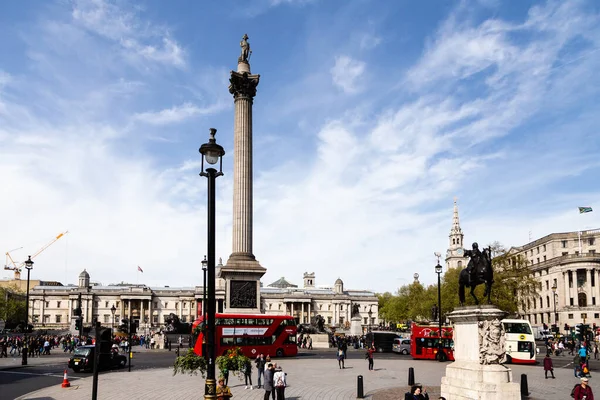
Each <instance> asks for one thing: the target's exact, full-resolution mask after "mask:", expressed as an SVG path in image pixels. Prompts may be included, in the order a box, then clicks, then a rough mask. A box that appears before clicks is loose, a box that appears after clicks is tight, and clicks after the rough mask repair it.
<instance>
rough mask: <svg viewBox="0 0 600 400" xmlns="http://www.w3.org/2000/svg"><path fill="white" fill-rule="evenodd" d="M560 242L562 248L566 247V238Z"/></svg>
mask: <svg viewBox="0 0 600 400" xmlns="http://www.w3.org/2000/svg"><path fill="white" fill-rule="evenodd" d="M561 244H562V247H563V249H566V248H567V241H566V240H563V241H562V242H561Z"/></svg>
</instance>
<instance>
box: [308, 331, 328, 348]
mask: <svg viewBox="0 0 600 400" xmlns="http://www.w3.org/2000/svg"><path fill="white" fill-rule="evenodd" d="M310 337H311V338H312V346H313V349H328V348H329V335H328V334H326V333H314V334H311V335H310Z"/></svg>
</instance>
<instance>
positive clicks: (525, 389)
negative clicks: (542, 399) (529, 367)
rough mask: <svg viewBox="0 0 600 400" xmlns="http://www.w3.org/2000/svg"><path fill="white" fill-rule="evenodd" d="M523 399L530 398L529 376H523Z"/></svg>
mask: <svg viewBox="0 0 600 400" xmlns="http://www.w3.org/2000/svg"><path fill="white" fill-rule="evenodd" d="M521 397H529V385H527V374H521Z"/></svg>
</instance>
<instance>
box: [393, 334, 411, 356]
mask: <svg viewBox="0 0 600 400" xmlns="http://www.w3.org/2000/svg"><path fill="white" fill-rule="evenodd" d="M392 351H393V352H394V353H400V354H410V339H402V338H396V339H394V344H393V346H392Z"/></svg>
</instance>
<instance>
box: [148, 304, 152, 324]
mask: <svg viewBox="0 0 600 400" xmlns="http://www.w3.org/2000/svg"><path fill="white" fill-rule="evenodd" d="M151 325H152V299H150V300H148V326H151Z"/></svg>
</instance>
